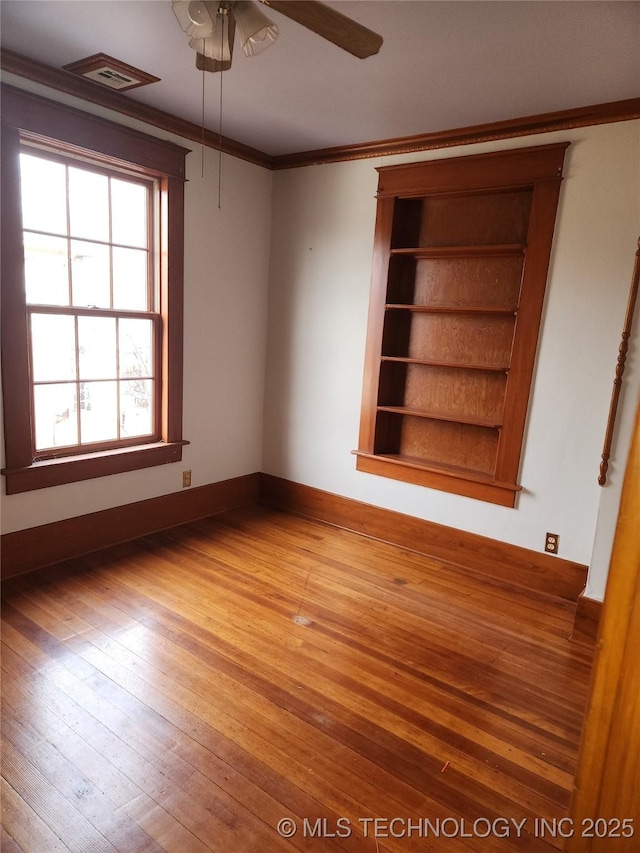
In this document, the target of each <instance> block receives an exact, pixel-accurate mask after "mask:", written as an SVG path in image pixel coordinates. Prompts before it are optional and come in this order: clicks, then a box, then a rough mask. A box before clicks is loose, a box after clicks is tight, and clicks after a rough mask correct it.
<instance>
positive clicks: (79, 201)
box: [69, 167, 109, 241]
mask: <svg viewBox="0 0 640 853" xmlns="http://www.w3.org/2000/svg"><path fill="white" fill-rule="evenodd" d="M69 220H70V230H71V234H72V236H73V237H85V238H88V239H90V240H105V241H107V240H108V239H109V179H108V178H107V177H106V176H105V175H96V174H94V173H93V172H87V171H86V170H85V169H74V168H73V167H70V168H69Z"/></svg>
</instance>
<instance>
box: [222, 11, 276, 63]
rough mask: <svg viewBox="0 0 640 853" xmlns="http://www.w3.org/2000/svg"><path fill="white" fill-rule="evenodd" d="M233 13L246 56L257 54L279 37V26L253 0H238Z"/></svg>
mask: <svg viewBox="0 0 640 853" xmlns="http://www.w3.org/2000/svg"><path fill="white" fill-rule="evenodd" d="M233 15H234V18H235V19H236V24H237V25H238V29H239V31H240V43H241V45H242V52H243V53H244V55H245V56H255V55H256V54H257V53H260V52H261V51H263V50H264V49H265V48H267V47H269V45H271V44H273V43H274V41H275V40H276V39H277V38H278V28H277V26H276V25H275V24H274V23H273V21H270V20H269V18H267V16H266V15H264V14H263V13H262V12H261V11H260V9H258V7H257V6H256V4H255V3H253V2H251V0H237V2H236V3H235V4H234V6H233Z"/></svg>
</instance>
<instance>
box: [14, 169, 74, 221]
mask: <svg viewBox="0 0 640 853" xmlns="http://www.w3.org/2000/svg"><path fill="white" fill-rule="evenodd" d="M64 173H65V167H64V166H63V165H62V164H61V163H54V162H52V161H51V160H44V159H42V158H41V157H33V156H32V155H31V154H21V155H20V183H21V185H22V226H23V228H29V229H31V230H33V231H49V232H52V233H54V234H66V233H67V192H66V184H65V174H64Z"/></svg>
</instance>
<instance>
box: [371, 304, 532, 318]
mask: <svg viewBox="0 0 640 853" xmlns="http://www.w3.org/2000/svg"><path fill="white" fill-rule="evenodd" d="M385 308H386V309H388V310H390V311H414V312H415V313H423V314H485V315H491V314H501V315H511V316H513V315H514V314H516V313H517V309H516V308H488V307H472V306H462V305H414V304H412V303H409V302H389V303H387V304H386V305H385Z"/></svg>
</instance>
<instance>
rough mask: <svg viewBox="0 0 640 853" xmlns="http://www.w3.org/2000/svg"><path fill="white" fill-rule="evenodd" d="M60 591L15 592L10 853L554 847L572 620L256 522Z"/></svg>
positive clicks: (364, 546)
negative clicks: (284, 833)
mask: <svg viewBox="0 0 640 853" xmlns="http://www.w3.org/2000/svg"><path fill="white" fill-rule="evenodd" d="M55 571H56V575H55V577H54V579H49V580H48V581H47V582H46V583H43V580H42V577H41V576H38V575H34V576H31V577H28V578H23V579H16V580H13V581H11V582H9V583H7V584H6V588H5V592H4V597H5V601H4V621H3V654H2V669H3V733H2V734H3V750H4V769H3V779H2V782H3V793H2V796H3V831H2V849H3V851H6V853H13V851H25V853H53V851H74V852H75V851H77V853H102V851H109V853H113V851H122V853H143V851H144V853H147V852H148V853H151V852H152V851H163V850H166V851H174V853H204V851H216V853H245V851H246V853H254V851H256V853H257V851H261V853H272V851H273V853H279V851H283V853H284V851H293V850H313V851H316V850H317V851H325V850H326V851H329V850H343V851H363V853H364V851H370V853H376V851H394V853H405V851H424V850H427V849H428V850H430V851H442V852H443V853H469V851H481V853H484V851H487V852H488V853H491V851H505V853H508V851H514V850H523V851H528V852H529V853H540V852H541V851H547V853H549V851H552V850H553V849H560V848H561V846H562V838H561V837H553V826H554V821H558V820H560V819H561V818H563V817H566V815H567V811H568V804H569V796H570V791H571V787H572V782H573V774H574V770H575V762H576V756H577V747H578V740H579V735H580V727H581V722H582V714H583V707H584V703H585V699H586V692H587V687H588V681H589V675H590V663H591V656H590V652H589V649H588V648H587V647H584V646H582V645H579V644H573V643H571V642H570V641H569V640H568V636H569V634H570V631H571V627H572V621H573V606H572V605H571V603H570V602H567V601H564V600H561V599H550V598H547V597H545V596H543V595H541V594H539V593H531V594H530V595H528V594H526V593H524V592H523V591H522V590H518V591H514V590H510V589H509V588H508V586H507V585H506V584H505V583H503V582H493V583H492V582H489V581H488V580H486V579H485V578H482V576H480V575H478V574H473V573H468V572H465V571H464V570H462V569H460V568H455V567H451V566H447V565H446V564H444V563H442V562H439V561H437V560H432V559H427V558H425V557H421V556H419V555H417V554H415V553H411V552H407V551H404V550H402V549H401V548H397V547H395V546H392V545H385V544H381V543H379V542H376V541H373V540H370V539H366V538H363V537H360V536H358V535H357V534H354V533H349V532H346V531H342V530H339V529H336V528H332V527H329V526H327V525H323V524H320V523H315V522H311V521H307V520H303V519H300V518H296V517H294V516H291V515H286V514H282V513H278V512H275V511H271V510H267V509H263V508H260V507H251V508H248V509H242V510H235V511H233V512H230V513H226V514H224V515H221V516H217V517H215V518H212V519H207V520H205V521H201V522H197V523H193V524H189V525H187V526H185V527H181V528H176V529H174V530H171V531H168V532H165V533H162V534H157V535H153V536H150V537H148V538H146V539H142V540H138V541H137V542H134V543H129V544H126V545H123V546H119V547H117V548H114V549H111V550H109V551H104V552H100V553H97V554H93V555H90V556H88V557H85V558H83V559H80V560H76V561H74V562H73V563H68V564H66V565H65V566H62V567H60V568H59V569H58V570H55ZM283 818H291V819H293V820H294V821H295V823H296V825H297V832H296V833H295V835H293V837H291V838H289V839H286V838H283V837H281V836H280V835H279V833H278V824H279V821H281V820H282V819H283ZM374 818H377V819H378V823H374V822H373V819H374ZM394 818H395V819H396V820H395V821H394V822H392V819H394ZM340 819H342V820H340ZM543 819H544V820H545V821H546V822H547V823H542V820H543ZM427 821H428V822H427ZM514 821H515V822H517V824H516V823H514ZM556 826H557V823H556ZM286 828H287V826H286V825H284V826H283V827H282V829H283V830H284V829H286ZM543 836H544V837H543Z"/></svg>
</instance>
